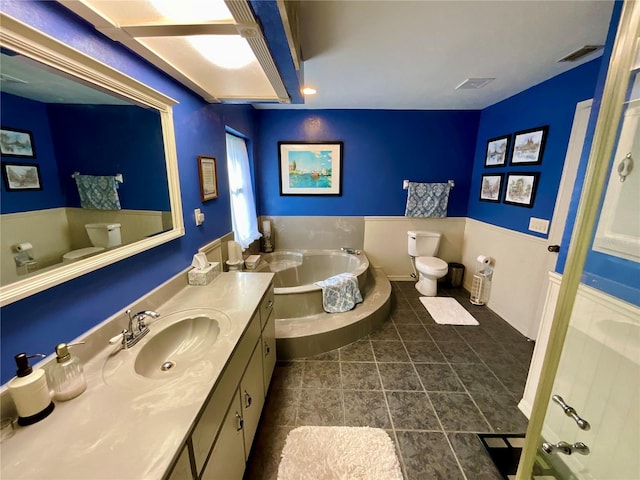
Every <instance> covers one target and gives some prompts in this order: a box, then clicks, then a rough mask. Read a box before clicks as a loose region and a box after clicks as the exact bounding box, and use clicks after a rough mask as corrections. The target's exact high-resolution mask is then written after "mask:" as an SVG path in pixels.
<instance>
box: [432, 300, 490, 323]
mask: <svg viewBox="0 0 640 480" xmlns="http://www.w3.org/2000/svg"><path fill="white" fill-rule="evenodd" d="M420 302H422V305H424V308H426V309H427V312H429V314H430V315H431V317H433V320H434V321H435V322H436V323H439V324H442V325H479V324H478V321H477V320H476V319H475V318H473V317H472V316H471V314H470V313H469V312H467V311H466V310H465V309H464V307H463V306H462V305H460V303H458V300H456V299H455V298H451V297H420Z"/></svg>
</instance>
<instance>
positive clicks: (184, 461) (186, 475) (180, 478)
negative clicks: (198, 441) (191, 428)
mask: <svg viewBox="0 0 640 480" xmlns="http://www.w3.org/2000/svg"><path fill="white" fill-rule="evenodd" d="M191 478H193V472H192V471H191V460H189V447H188V446H187V445H185V446H184V447H183V448H182V452H181V453H180V456H179V457H178V460H177V461H176V463H175V465H174V466H173V470H172V471H171V475H169V477H168V478H167V480H187V479H191Z"/></svg>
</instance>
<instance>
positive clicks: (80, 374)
mask: <svg viewBox="0 0 640 480" xmlns="http://www.w3.org/2000/svg"><path fill="white" fill-rule="evenodd" d="M83 343H84V342H77V343H70V344H66V343H59V344H58V345H56V363H55V364H53V366H52V367H51V369H50V370H49V382H50V383H51V388H53V399H54V400H57V401H59V402H64V401H66V400H71V399H72V398H76V397H77V396H78V395H80V394H81V393H82V392H84V391H85V390H86V389H87V380H86V379H85V377H84V370H83V369H82V364H81V363H80V359H79V358H78V357H74V356H72V355H71V354H70V353H69V347H73V346H76V345H81V344H83Z"/></svg>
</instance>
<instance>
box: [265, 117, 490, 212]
mask: <svg viewBox="0 0 640 480" xmlns="http://www.w3.org/2000/svg"><path fill="white" fill-rule="evenodd" d="M257 117H258V131H259V142H258V143H259V146H258V150H257V155H258V157H257V158H258V161H257V191H258V194H257V197H258V198H257V203H258V214H260V215H344V216H350V215H404V211H405V205H406V199H407V192H406V191H404V190H402V180H404V179H408V180H413V181H419V182H446V181H447V180H449V179H453V180H455V182H456V186H455V188H454V189H453V190H452V192H451V197H450V199H449V209H448V214H449V216H452V217H461V216H465V215H466V213H467V202H468V194H469V193H468V192H469V182H470V177H471V168H472V162H473V155H474V152H475V142H476V131H477V128H478V120H479V117H480V112H477V111H405V110H398V111H395V110H287V111H283V110H259V111H257ZM305 140H306V141H328V140H340V141H342V142H344V151H343V171H342V179H343V184H342V196H339V197H322V196H303V197H299V196H280V187H279V178H278V175H279V167H278V141H305Z"/></svg>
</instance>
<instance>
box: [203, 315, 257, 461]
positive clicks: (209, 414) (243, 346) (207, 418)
mask: <svg viewBox="0 0 640 480" xmlns="http://www.w3.org/2000/svg"><path fill="white" fill-rule="evenodd" d="M258 317H259V315H258V313H256V314H255V315H254V316H253V319H252V320H251V322H250V324H249V326H248V327H247V330H246V331H245V332H244V335H243V337H242V340H240V343H238V347H237V348H236V350H235V352H234V353H233V356H232V357H231V360H230V361H229V363H228V364H227V366H226V368H225V369H224V371H223V372H222V374H221V375H222V376H221V378H220V380H219V381H218V384H217V385H216V387H215V391H214V393H213V395H212V396H211V398H210V399H209V402H208V403H207V406H206V407H205V408H204V411H203V413H202V416H201V417H200V419H199V420H198V424H197V425H196V427H195V428H194V430H193V433H192V435H191V439H192V441H193V454H194V459H195V465H196V472H198V473H199V472H200V471H201V470H202V466H203V465H204V462H205V460H206V458H207V455H209V451H210V450H211V445H213V441H214V439H215V438H216V434H217V432H218V430H219V429H220V425H221V423H222V421H223V418H224V413H225V411H226V409H227V406H228V405H229V402H230V400H231V397H232V396H233V395H235V394H236V390H237V388H238V381H239V378H240V377H241V375H242V373H243V372H244V369H245V367H246V365H247V362H248V360H249V359H250V357H251V353H252V352H253V350H254V349H255V347H256V344H257V343H258V340H259V339H260V322H259V321H258V320H259V318H258Z"/></svg>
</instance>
